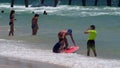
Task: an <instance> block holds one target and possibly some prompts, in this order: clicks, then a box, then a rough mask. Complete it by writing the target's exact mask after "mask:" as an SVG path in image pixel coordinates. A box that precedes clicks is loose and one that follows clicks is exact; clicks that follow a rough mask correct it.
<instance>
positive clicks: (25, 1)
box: [11, 0, 120, 7]
mask: <svg viewBox="0 0 120 68" xmlns="http://www.w3.org/2000/svg"><path fill="white" fill-rule="evenodd" d="M14 1H15V0H11V7H14ZM53 1H54V4H53V6H54V7H56V6H57V4H58V2H59V0H53ZM72 1H73V0H68V5H71V4H72ZM86 1H87V0H81V3H82V6H87V5H86ZM44 2H45V0H40V3H41V4H44ZM98 2H99V0H94V6H97V4H98ZM24 3H25V7H28V5H29V0H24ZM106 5H107V6H112V0H106ZM117 5H118V6H119V7H120V0H118V4H117Z"/></svg>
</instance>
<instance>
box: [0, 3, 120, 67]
mask: <svg viewBox="0 0 120 68" xmlns="http://www.w3.org/2000/svg"><path fill="white" fill-rule="evenodd" d="M11 9H14V10H15V11H16V13H15V18H16V19H17V20H16V21H15V36H14V37H8V31H9V25H8V22H9V12H10V10H11ZM0 10H4V13H0V24H1V25H0V43H1V44H0V45H1V46H0V48H1V50H0V52H1V53H0V55H7V56H13V57H22V58H26V57H28V56H29V55H30V56H29V58H30V59H34V58H39V59H41V58H43V57H44V60H41V61H47V62H52V63H57V64H59V63H60V62H61V63H62V62H65V61H66V60H64V59H69V58H70V59H72V60H76V62H69V63H66V65H71V64H74V63H76V64H78V65H75V66H74V67H73V68H77V66H78V67H79V63H81V62H82V61H78V59H79V58H78V57H81V58H82V59H80V60H83V61H88V60H91V58H90V59H88V57H86V41H87V35H85V34H84V30H85V29H86V28H88V27H89V26H90V25H91V24H94V25H95V26H96V30H97V33H98V34H97V38H96V49H97V53H98V58H96V59H93V60H91V62H93V63H96V61H99V60H100V61H99V63H101V62H103V61H104V59H105V60H106V59H110V60H111V63H110V64H113V63H114V59H118V61H117V60H116V62H115V63H114V64H113V66H111V67H109V65H107V63H109V60H106V61H105V62H106V63H105V64H104V63H103V66H99V63H96V66H93V68H96V67H98V68H101V67H105V66H106V65H107V66H108V67H109V68H112V67H117V66H118V67H119V65H120V64H117V63H118V62H119V60H120V53H119V52H120V46H119V40H120V36H119V35H120V30H119V27H120V23H119V21H120V8H119V7H104V6H103V7H94V6H86V7H82V6H68V5H59V6H58V7H49V6H48V7H45V6H42V7H28V8H24V6H23V5H16V6H15V7H14V8H10V7H9V4H8V3H4V4H0ZM44 10H46V11H47V13H48V15H43V11H44ZM33 11H34V12H35V13H38V14H40V17H39V21H38V24H39V30H38V34H37V36H32V35H31V19H32V17H33V16H34V14H33V13H32V12H33ZM69 28H70V29H72V30H73V37H74V40H75V41H76V43H77V45H79V46H80V50H79V51H78V52H77V54H71V55H68V56H67V55H64V54H62V55H61V54H60V56H62V57H63V58H61V57H58V56H59V55H56V54H53V53H51V49H52V47H53V46H54V44H55V43H56V42H57V41H58V38H57V33H58V32H59V31H60V30H62V29H69ZM68 39H69V43H70V45H73V44H72V43H71V40H70V38H69V37H68ZM3 45H4V46H3ZM4 49H5V50H6V51H4ZM27 50H28V51H29V52H28V51H27ZM9 52H12V53H9ZM27 52H28V55H26V53H27ZM34 53H37V55H36V56H33V57H32V56H31V55H35V54H34ZM46 53H48V54H49V55H47V56H48V57H49V58H51V57H52V59H49V60H48V59H47V57H46ZM21 55H24V56H25V57H23V56H21ZM41 55H42V56H41ZM53 55H55V56H54V57H53ZM81 55H82V56H81ZM38 56H39V57H38ZM91 56H93V54H92V53H91ZM56 57H58V58H61V59H62V60H61V61H57V59H55V58H56ZM100 58H104V59H103V60H102V59H100ZM53 59H54V60H55V61H53ZM91 62H90V63H91ZM83 63H84V62H83ZM101 64H102V63H101ZM62 65H64V64H62ZM83 65H84V64H83ZM84 66H88V67H89V65H86V64H85V65H84ZM83 68H86V67H83Z"/></svg>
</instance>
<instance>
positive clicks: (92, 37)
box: [84, 25, 97, 57]
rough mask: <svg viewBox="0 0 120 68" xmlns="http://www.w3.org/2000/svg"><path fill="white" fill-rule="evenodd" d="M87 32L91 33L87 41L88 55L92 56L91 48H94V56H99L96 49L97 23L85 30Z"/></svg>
mask: <svg viewBox="0 0 120 68" xmlns="http://www.w3.org/2000/svg"><path fill="white" fill-rule="evenodd" d="M84 33H85V34H89V36H88V41H87V56H90V49H92V51H93V53H94V56H95V57H96V56H97V53H96V49H95V39H96V35H97V32H96V30H95V25H91V26H90V28H88V29H86V30H85V31H84Z"/></svg>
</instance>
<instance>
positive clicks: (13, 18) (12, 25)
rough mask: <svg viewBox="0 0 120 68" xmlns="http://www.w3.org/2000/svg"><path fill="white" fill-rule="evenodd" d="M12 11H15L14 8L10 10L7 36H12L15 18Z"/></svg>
mask: <svg viewBox="0 0 120 68" xmlns="http://www.w3.org/2000/svg"><path fill="white" fill-rule="evenodd" d="M14 13H15V11H14V10H11V12H10V22H9V25H10V31H9V36H11V35H12V36H14V21H15V20H16V19H15V17H14Z"/></svg>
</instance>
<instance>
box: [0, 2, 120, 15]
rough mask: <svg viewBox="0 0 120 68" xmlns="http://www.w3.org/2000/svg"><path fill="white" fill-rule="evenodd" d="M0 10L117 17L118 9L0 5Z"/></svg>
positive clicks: (119, 10) (119, 9)
mask: <svg viewBox="0 0 120 68" xmlns="http://www.w3.org/2000/svg"><path fill="white" fill-rule="evenodd" d="M0 7H1V8H7V9H15V10H16V11H17V12H28V13H31V12H33V11H34V12H35V13H39V14H41V13H43V11H44V10H46V11H47V13H48V14H49V15H61V16H80V17H86V16H98V15H119V16H120V13H119V12H120V8H118V7H95V6H93V7H92V6H86V7H83V6H68V5H59V6H57V7H52V6H41V7H31V5H29V7H28V8H25V6H24V5H15V6H14V7H13V8H10V4H9V3H6V4H4V3H3V4H0Z"/></svg>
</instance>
